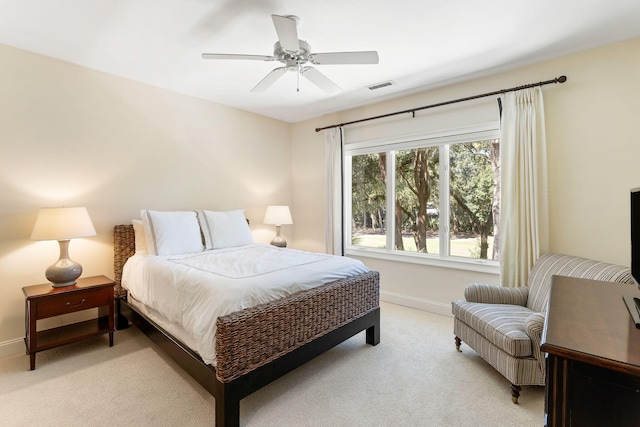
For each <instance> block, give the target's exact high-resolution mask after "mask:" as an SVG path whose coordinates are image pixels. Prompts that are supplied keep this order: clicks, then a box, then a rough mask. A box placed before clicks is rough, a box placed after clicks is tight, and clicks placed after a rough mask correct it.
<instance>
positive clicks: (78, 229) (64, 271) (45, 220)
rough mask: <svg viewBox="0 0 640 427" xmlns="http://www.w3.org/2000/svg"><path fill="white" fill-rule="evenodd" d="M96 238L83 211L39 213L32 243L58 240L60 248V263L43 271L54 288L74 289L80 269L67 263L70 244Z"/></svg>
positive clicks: (69, 260)
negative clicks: (78, 240)
mask: <svg viewBox="0 0 640 427" xmlns="http://www.w3.org/2000/svg"><path fill="white" fill-rule="evenodd" d="M95 235H96V230H95V228H93V224H92V223H91V218H89V213H88V212H87V209H86V208H84V207H75V208H43V209H41V210H40V213H39V214H38V218H37V219H36V223H35V225H34V226H33V232H32V233H31V240H57V241H58V243H59V244H60V259H58V261H57V262H56V263H55V264H53V265H51V266H50V267H49V268H47V270H46V271H45V276H46V278H47V280H49V281H50V282H51V283H52V284H53V287H54V288H58V287H62V286H71V285H74V284H75V283H76V279H77V278H78V277H80V275H81V274H82V266H81V265H80V264H78V263H77V262H75V261H73V260H71V259H69V240H71V239H75V238H78V237H88V236H95Z"/></svg>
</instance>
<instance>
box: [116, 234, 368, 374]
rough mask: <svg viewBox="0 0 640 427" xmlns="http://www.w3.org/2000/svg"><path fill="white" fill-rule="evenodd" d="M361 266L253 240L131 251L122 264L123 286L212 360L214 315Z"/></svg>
mask: <svg viewBox="0 0 640 427" xmlns="http://www.w3.org/2000/svg"><path fill="white" fill-rule="evenodd" d="M366 271H368V269H367V267H365V265H364V264H363V263H362V262H360V261H358V260H354V259H351V258H346V257H339V256H332V255H326V254H319V253H311V252H303V251H297V250H292V249H282V248H276V247H274V246H271V245H262V244H255V245H248V246H243V247H239V248H230V249H217V250H211V251H205V252H200V253H196V254H189V255H178V256H175V255H174V256H145V255H134V256H133V257H131V258H130V259H129V260H128V261H127V262H126V264H125V266H124V270H123V276H122V286H123V287H125V288H126V289H128V291H129V292H130V293H131V295H132V296H133V297H134V298H135V299H136V300H138V301H140V302H142V303H144V304H145V305H147V306H149V307H151V308H153V309H154V310H156V311H158V312H160V313H162V314H163V315H164V316H165V317H166V318H167V319H168V320H169V321H171V322H175V323H178V324H180V325H181V327H182V328H183V329H184V330H185V331H186V332H187V333H188V334H189V336H190V337H191V338H192V339H193V340H194V342H196V343H197V344H196V346H197V348H195V349H194V350H196V351H197V352H198V353H199V354H200V357H202V359H203V360H204V361H205V362H206V363H209V364H212V363H214V360H215V339H214V335H215V330H216V319H217V318H218V317H219V316H222V315H225V314H228V313H232V312H234V311H238V310H242V309H244V308H247V307H251V306H254V305H257V304H261V303H265V302H268V301H272V300H275V299H277V298H280V297H283V296H287V295H291V294H293V293H295V292H298V291H301V290H305V289H311V288H313V287H316V286H320V285H323V284H325V283H329V282H332V281H334V280H338V279H342V278H345V277H349V276H353V275H356V274H360V273H364V272H366Z"/></svg>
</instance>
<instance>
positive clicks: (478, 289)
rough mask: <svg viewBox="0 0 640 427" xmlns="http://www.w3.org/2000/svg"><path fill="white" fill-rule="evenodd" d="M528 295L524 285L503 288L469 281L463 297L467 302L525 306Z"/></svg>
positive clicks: (527, 289)
mask: <svg viewBox="0 0 640 427" xmlns="http://www.w3.org/2000/svg"><path fill="white" fill-rule="evenodd" d="M528 297H529V288H527V287H526V286H523V287H520V288H505V287H504V286H495V285H488V284H486V283H471V284H469V285H467V286H466V287H465V288H464V298H465V299H466V300H467V301H469V302H481V303H485V304H513V305H521V306H526V305H527V298H528Z"/></svg>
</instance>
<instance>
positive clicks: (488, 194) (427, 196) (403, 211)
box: [351, 141, 497, 258]
mask: <svg viewBox="0 0 640 427" xmlns="http://www.w3.org/2000/svg"><path fill="white" fill-rule="evenodd" d="M492 150H493V145H492V141H477V142H468V143H462V144H453V145H450V146H449V172H450V174H449V185H450V195H449V197H450V202H449V205H450V206H449V208H450V218H442V220H443V221H445V222H444V224H446V222H448V221H450V225H451V230H452V232H453V233H456V234H461V235H470V236H471V235H476V236H478V235H479V237H480V239H479V242H480V243H479V246H478V250H473V251H472V254H471V256H473V257H482V258H486V257H487V252H488V251H487V248H488V236H489V235H490V234H491V233H492V231H493V212H492V207H493V197H494V172H495V171H494V169H495V168H496V165H494V164H492V158H495V154H496V153H497V151H496V153H494V152H493V151H492ZM351 172H352V212H353V218H352V221H353V228H354V230H360V231H361V232H371V231H373V232H376V231H377V230H376V229H385V228H386V222H387V221H386V188H385V182H386V176H387V171H386V153H379V154H377V153H374V154H365V155H356V156H353V157H352V171H351ZM439 175H440V147H437V146H436V147H423V148H417V149H411V150H399V151H396V152H395V182H396V188H395V193H396V194H395V197H396V200H395V205H396V211H395V221H396V230H395V234H396V242H395V246H396V249H398V250H405V246H407V245H405V243H404V239H403V238H402V235H403V234H404V235H413V237H414V240H415V249H411V250H417V251H419V252H427V236H428V235H430V234H434V233H435V234H437V232H438V227H439V226H441V225H442V224H443V223H441V222H440V221H441V218H440V209H439V200H440V194H439V191H440V176H439ZM409 247H412V248H413V247H414V245H409Z"/></svg>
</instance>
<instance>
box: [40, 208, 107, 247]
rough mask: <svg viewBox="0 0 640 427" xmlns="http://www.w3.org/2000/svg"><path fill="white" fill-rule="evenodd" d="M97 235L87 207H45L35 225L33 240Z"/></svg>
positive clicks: (66, 238) (67, 238)
mask: <svg viewBox="0 0 640 427" xmlns="http://www.w3.org/2000/svg"><path fill="white" fill-rule="evenodd" d="M95 235H96V229H95V228H93V224H92V223H91V218H89V213H88V212H87V208H84V207H77V208H43V209H41V210H40V213H39V214H38V218H37V219H36V223H35V225H34V226H33V232H32V233H31V240H69V239H75V238H78V237H88V236H95Z"/></svg>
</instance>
